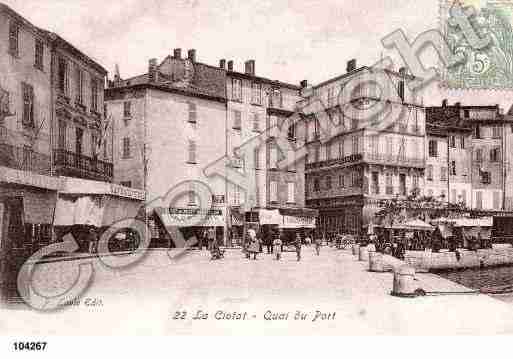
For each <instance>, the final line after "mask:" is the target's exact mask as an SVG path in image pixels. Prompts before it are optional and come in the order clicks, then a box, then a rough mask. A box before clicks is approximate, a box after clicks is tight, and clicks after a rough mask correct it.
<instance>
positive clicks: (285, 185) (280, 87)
mask: <svg viewBox="0 0 513 359" xmlns="http://www.w3.org/2000/svg"><path fill="white" fill-rule="evenodd" d="M244 65H245V67H244V72H242V71H241V72H238V71H235V70H234V68H233V61H228V63H227V77H226V80H227V82H226V88H227V97H228V102H227V116H228V131H227V146H228V153H229V154H230V155H234V156H235V157H237V149H238V148H239V147H241V146H243V147H248V148H250V150H249V151H244V152H245V153H246V155H245V157H246V158H244V159H242V158H240V160H241V162H240V163H241V171H244V172H245V173H246V174H247V175H248V177H250V178H252V180H251V181H250V183H251V185H250V186H248V187H249V188H248V190H246V191H245V193H240V192H239V191H240V189H239V188H237V186H236V185H235V184H229V187H228V201H229V202H228V203H229V204H230V206H233V207H241V208H243V210H244V211H250V210H252V209H253V208H285V207H294V208H301V207H304V205H305V203H304V195H303V194H304V165H303V166H302V164H303V162H301V161H298V162H295V161H290V158H291V157H292V156H294V152H295V151H294V146H296V144H295V141H296V138H295V136H294V134H293V128H294V124H293V123H289V122H290V121H289V118H291V116H292V114H293V113H294V111H295V107H296V103H297V102H298V101H299V100H300V96H299V90H300V88H299V86H296V85H292V84H287V83H283V82H280V81H276V80H270V79H267V78H264V77H260V76H257V75H256V74H255V61H254V60H249V61H247V62H246V63H245V64H244ZM224 66H225V60H221V61H220V67H221V68H224ZM289 128H292V130H291V131H292V132H290V133H289ZM280 140H283V142H280ZM252 155H253V156H252ZM250 157H253V158H250ZM283 160H286V161H290V162H291V165H290V166H280V165H279V163H280V161H283ZM236 163H237V162H236ZM242 167H244V168H242ZM284 167H286V168H284Z"/></svg>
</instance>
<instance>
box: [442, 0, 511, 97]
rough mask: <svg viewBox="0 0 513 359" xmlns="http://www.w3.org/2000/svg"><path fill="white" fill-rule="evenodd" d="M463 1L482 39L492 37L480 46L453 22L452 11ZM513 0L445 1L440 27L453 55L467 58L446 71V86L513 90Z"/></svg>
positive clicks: (465, 9) (443, 82)
mask: <svg viewBox="0 0 513 359" xmlns="http://www.w3.org/2000/svg"><path fill="white" fill-rule="evenodd" d="M457 3H459V4H460V5H461V7H462V8H463V9H464V11H465V12H466V13H467V14H468V15H470V16H469V21H470V23H471V24H472V26H473V27H474V29H475V30H476V33H477V35H478V36H479V37H480V38H485V37H486V38H488V37H489V38H490V39H491V41H490V42H489V43H488V45H487V46H485V47H483V48H480V49H476V48H475V47H474V46H470V44H469V39H468V37H466V36H464V35H463V31H461V29H460V28H458V27H456V26H454V25H453V24H451V20H450V19H451V11H452V9H453V8H454V6H455V4H457ZM512 24H513V1H511V0H441V3H440V27H441V31H442V34H443V36H444V38H445V39H446V41H447V44H448V45H449V46H448V47H449V49H450V51H451V52H452V53H453V54H458V53H459V54H463V55H464V56H465V61H464V62H463V63H460V64H459V65H458V66H453V67H449V68H444V69H443V70H442V79H443V81H442V85H443V86H444V87H448V88H452V89H498V90H506V89H513V46H512V43H513V29H512Z"/></svg>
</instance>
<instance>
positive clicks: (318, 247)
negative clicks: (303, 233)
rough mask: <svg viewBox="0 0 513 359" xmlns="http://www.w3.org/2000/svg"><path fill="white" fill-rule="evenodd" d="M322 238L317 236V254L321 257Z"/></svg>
mask: <svg viewBox="0 0 513 359" xmlns="http://www.w3.org/2000/svg"><path fill="white" fill-rule="evenodd" d="M321 245H322V238H321V237H320V236H319V235H317V236H315V253H317V255H319V254H320V253H321Z"/></svg>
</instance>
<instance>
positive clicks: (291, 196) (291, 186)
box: [287, 182, 296, 203]
mask: <svg viewBox="0 0 513 359" xmlns="http://www.w3.org/2000/svg"><path fill="white" fill-rule="evenodd" d="M295 191H296V186H295V183H294V182H289V183H287V203H296V198H295Z"/></svg>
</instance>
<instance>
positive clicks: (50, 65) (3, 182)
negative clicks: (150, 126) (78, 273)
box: [0, 4, 112, 258]
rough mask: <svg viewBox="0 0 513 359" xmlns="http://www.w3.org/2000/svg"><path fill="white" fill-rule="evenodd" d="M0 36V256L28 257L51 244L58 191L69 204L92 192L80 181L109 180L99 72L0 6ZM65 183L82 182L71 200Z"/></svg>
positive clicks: (99, 68)
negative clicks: (66, 195)
mask: <svg viewBox="0 0 513 359" xmlns="http://www.w3.org/2000/svg"><path fill="white" fill-rule="evenodd" d="M0 34H2V35H1V36H0V53H1V54H2V55H1V56H0V248H2V250H4V249H5V248H9V250H13V251H14V250H22V251H24V252H23V253H31V251H34V250H37V249H38V248H39V247H38V246H39V245H41V244H45V243H48V242H49V241H50V240H51V239H55V238H56V236H55V235H54V233H53V223H54V220H55V212H56V205H57V203H58V199H59V198H60V197H59V196H60V193H61V191H63V190H64V191H68V193H69V194H70V196H74V197H73V198H74V199H76V198H78V197H79V196H82V195H87V194H88V193H87V188H89V187H90V186H91V185H95V184H96V185H97V184H98V182H94V183H93V182H88V181H85V179H90V180H100V181H110V180H111V179H112V161H111V152H112V151H111V141H112V137H111V136H110V132H109V130H108V129H107V127H106V121H105V119H104V115H103V91H104V82H105V78H106V75H107V72H106V70H105V69H104V68H103V67H102V66H100V65H99V64H98V63H96V62H95V61H93V60H92V59H91V58H90V57H88V56H87V55H85V54H84V53H83V52H81V51H79V50H78V49H77V48H75V47H74V46H73V45H72V44H70V43H69V42H67V41H65V40H64V39H62V38H61V37H60V36H59V35H57V34H54V33H51V32H49V31H46V30H43V29H41V28H38V27H37V26H35V25H33V24H31V23H30V22H29V21H27V20H26V19H25V18H23V17H22V16H21V15H20V14H18V13H17V12H15V11H14V10H13V9H11V8H10V7H8V6H6V5H4V4H0ZM61 176H62V177H61ZM69 177H78V178H79V179H80V180H79V181H84V182H83V183H82V185H83V186H82V188H81V189H80V191H79V192H78V193H73V188H71V186H68V188H65V187H66V184H67V183H68V182H67V181H68V180H69ZM72 181H75V179H72ZM109 185H110V184H108V183H101V186H104V188H105V190H104V192H107V188H108V186H109ZM69 208H70V210H71V207H69ZM27 248H28V249H27ZM25 249H27V250H25ZM8 257H13V258H17V257H18V254H16V253H14V254H13V253H12V252H11V253H10V254H9V255H8Z"/></svg>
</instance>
